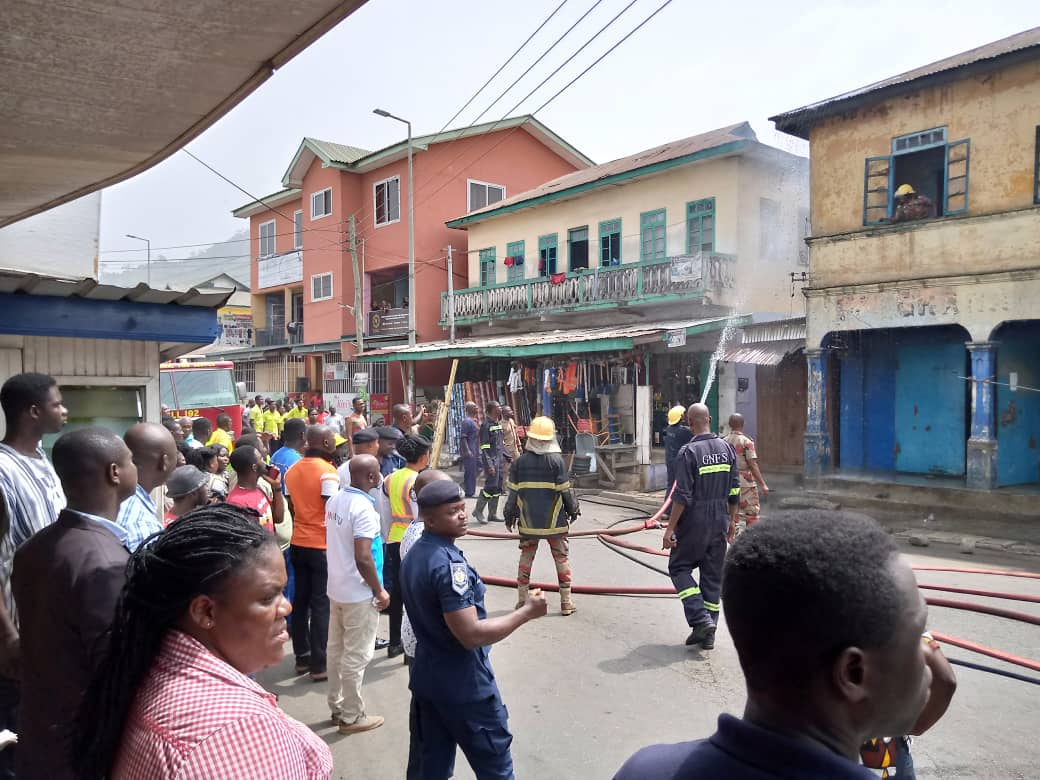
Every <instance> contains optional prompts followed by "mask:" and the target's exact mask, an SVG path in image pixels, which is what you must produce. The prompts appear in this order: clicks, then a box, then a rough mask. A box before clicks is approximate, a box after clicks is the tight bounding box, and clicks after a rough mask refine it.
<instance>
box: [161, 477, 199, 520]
mask: <svg viewBox="0 0 1040 780" xmlns="http://www.w3.org/2000/svg"><path fill="white" fill-rule="evenodd" d="M166 496H167V498H169V499H171V500H172V501H173V506H171V507H170V508H169V509H167V510H166V513H165V514H164V515H163V526H167V525H169V524H170V523H172V522H173V521H174V520H176V519H177V518H178V517H180V516H181V515H186V514H188V512H190V511H191V510H192V509H197V508H198V507H200V506H205V505H206V504H208V503H209V474H207V473H206V472H204V471H200V470H199V469H197V468H196V467H195V466H178V467H177V468H175V469H174V470H173V473H172V474H171V475H170V478H169V479H168V480H167V481H166Z"/></svg>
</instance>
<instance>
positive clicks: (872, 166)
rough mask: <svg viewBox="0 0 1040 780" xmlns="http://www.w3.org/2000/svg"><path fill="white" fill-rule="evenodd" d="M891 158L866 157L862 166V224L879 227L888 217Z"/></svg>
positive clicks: (890, 189) (890, 192) (890, 195)
mask: <svg viewBox="0 0 1040 780" xmlns="http://www.w3.org/2000/svg"><path fill="white" fill-rule="evenodd" d="M891 171H892V158H891V157H888V156H885V157H868V158H867V159H866V160H865V162H864V164H863V224H864V225H880V224H882V223H884V222H885V221H886V220H887V219H888V216H889V211H890V208H891V197H892V180H891Z"/></svg>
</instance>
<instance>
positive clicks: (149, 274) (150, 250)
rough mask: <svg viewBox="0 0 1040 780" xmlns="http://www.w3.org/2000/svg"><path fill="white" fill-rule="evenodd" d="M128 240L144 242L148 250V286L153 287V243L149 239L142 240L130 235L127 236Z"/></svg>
mask: <svg viewBox="0 0 1040 780" xmlns="http://www.w3.org/2000/svg"><path fill="white" fill-rule="evenodd" d="M126 237H127V238H133V239H136V240H138V241H144V243H145V246H146V247H147V249H148V286H149V287H151V286H152V242H151V241H149V240H148V239H147V238H141V237H140V236H132V235H130V234H129V233H127V234H126Z"/></svg>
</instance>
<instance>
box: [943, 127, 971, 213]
mask: <svg viewBox="0 0 1040 780" xmlns="http://www.w3.org/2000/svg"><path fill="white" fill-rule="evenodd" d="M970 150H971V141H970V140H968V139H964V140H963V141H954V142H953V143H951V144H949V145H948V146H947V147H946V186H945V197H946V204H945V208H944V209H943V215H944V216H948V215H950V214H963V213H965V212H966V211H967V210H968V154H969V152H970Z"/></svg>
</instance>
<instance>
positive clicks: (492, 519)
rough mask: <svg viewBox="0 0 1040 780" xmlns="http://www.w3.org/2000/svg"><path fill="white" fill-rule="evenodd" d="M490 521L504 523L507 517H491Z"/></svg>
mask: <svg viewBox="0 0 1040 780" xmlns="http://www.w3.org/2000/svg"><path fill="white" fill-rule="evenodd" d="M488 522H489V523H504V522H505V518H503V517H489V518H488Z"/></svg>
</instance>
